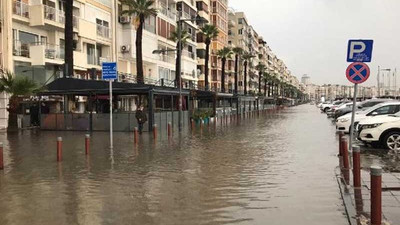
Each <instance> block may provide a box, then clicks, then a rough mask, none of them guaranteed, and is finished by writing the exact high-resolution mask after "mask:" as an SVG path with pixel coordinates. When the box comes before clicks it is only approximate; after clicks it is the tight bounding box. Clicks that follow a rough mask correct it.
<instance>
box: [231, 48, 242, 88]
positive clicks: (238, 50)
mask: <svg viewBox="0 0 400 225" xmlns="http://www.w3.org/2000/svg"><path fill="white" fill-rule="evenodd" d="M232 51H233V53H234V54H235V81H234V82H235V94H237V93H238V72H239V60H240V56H241V55H243V49H242V48H240V47H235V48H233V49H232Z"/></svg>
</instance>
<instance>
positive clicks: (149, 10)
mask: <svg viewBox="0 0 400 225" xmlns="http://www.w3.org/2000/svg"><path fill="white" fill-rule="evenodd" d="M121 2H122V4H125V5H127V6H129V10H124V11H122V15H129V16H135V18H136V20H137V21H138V27H137V29H136V43H135V44H136V70H137V71H136V72H137V82H138V84H144V72H143V50H142V39H143V28H144V22H145V20H146V18H148V17H149V16H151V15H157V10H156V9H155V8H154V3H155V1H153V0H121Z"/></svg>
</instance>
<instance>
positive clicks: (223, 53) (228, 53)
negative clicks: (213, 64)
mask: <svg viewBox="0 0 400 225" xmlns="http://www.w3.org/2000/svg"><path fill="white" fill-rule="evenodd" d="M232 54H233V52H232V49H231V48H228V47H224V48H223V49H220V50H218V52H217V56H218V58H221V61H222V74H221V92H222V93H225V64H226V59H230V58H231V57H232Z"/></svg>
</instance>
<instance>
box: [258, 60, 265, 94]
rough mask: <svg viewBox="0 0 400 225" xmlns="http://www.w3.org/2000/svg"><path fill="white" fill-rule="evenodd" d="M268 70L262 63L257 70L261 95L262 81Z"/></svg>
mask: <svg viewBox="0 0 400 225" xmlns="http://www.w3.org/2000/svg"><path fill="white" fill-rule="evenodd" d="M266 68H267V67H266V66H265V65H264V64H262V63H259V64H258V65H257V66H256V70H257V71H258V93H259V94H261V80H262V76H263V74H264V72H265V69H266Z"/></svg>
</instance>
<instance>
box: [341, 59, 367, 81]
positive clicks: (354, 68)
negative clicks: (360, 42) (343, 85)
mask: <svg viewBox="0 0 400 225" xmlns="http://www.w3.org/2000/svg"><path fill="white" fill-rule="evenodd" d="M369 74H370V70H369V67H368V65H367V64H365V63H362V62H355V63H352V64H350V65H349V67H347V70H346V77H347V79H348V80H349V81H350V82H352V83H353V84H361V83H364V82H365V81H366V80H368V78H369Z"/></svg>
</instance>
